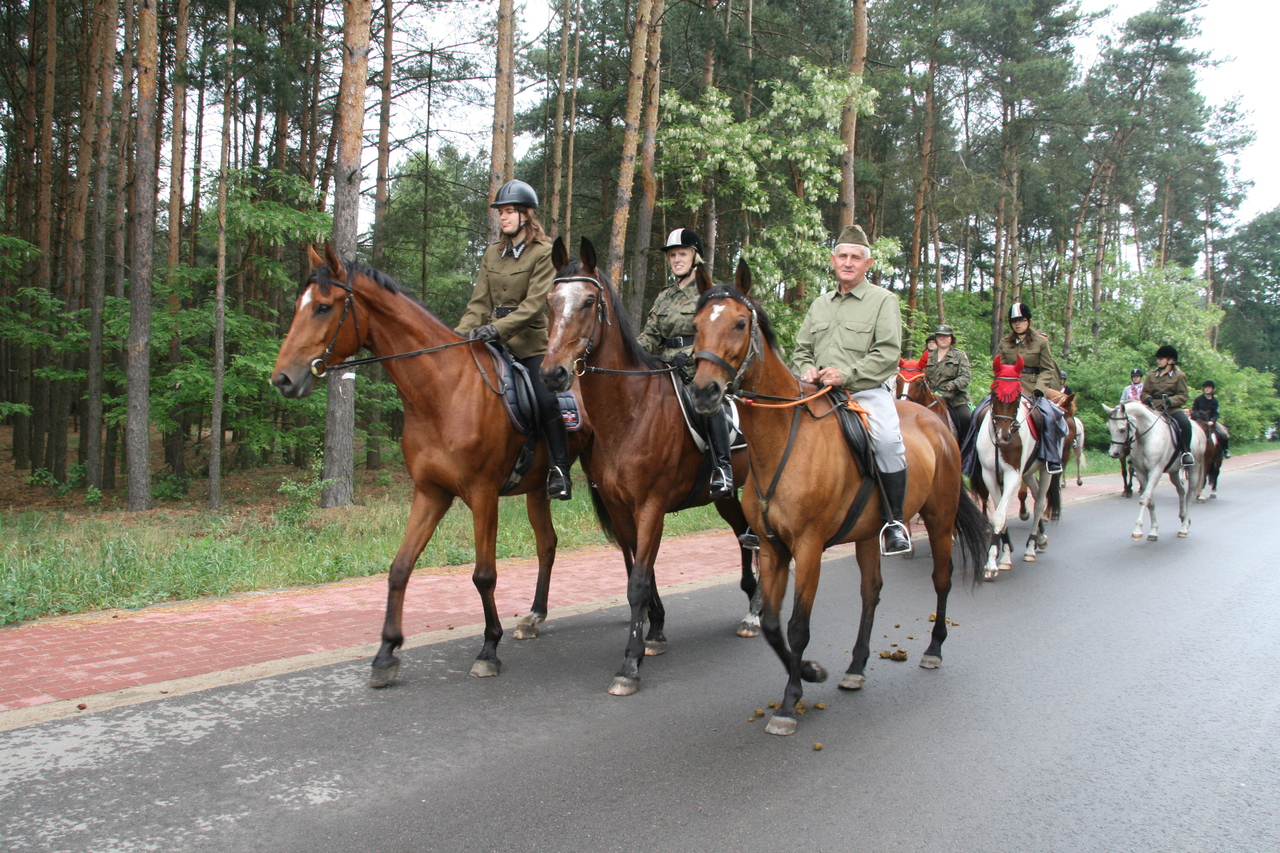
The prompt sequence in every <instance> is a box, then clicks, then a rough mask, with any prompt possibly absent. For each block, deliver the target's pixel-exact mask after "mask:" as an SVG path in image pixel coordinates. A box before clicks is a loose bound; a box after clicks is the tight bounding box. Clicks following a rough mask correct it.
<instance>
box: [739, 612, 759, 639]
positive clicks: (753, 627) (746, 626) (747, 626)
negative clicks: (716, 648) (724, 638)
mask: <svg viewBox="0 0 1280 853" xmlns="http://www.w3.org/2000/svg"><path fill="white" fill-rule="evenodd" d="M738 636H739V637H759V636H760V617H759V616H748V617H747V618H746V619H743V620H742V622H741V623H739V625H738Z"/></svg>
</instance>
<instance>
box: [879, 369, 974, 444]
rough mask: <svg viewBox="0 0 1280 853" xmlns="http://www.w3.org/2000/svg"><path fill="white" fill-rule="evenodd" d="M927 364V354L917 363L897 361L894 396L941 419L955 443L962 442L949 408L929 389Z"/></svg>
mask: <svg viewBox="0 0 1280 853" xmlns="http://www.w3.org/2000/svg"><path fill="white" fill-rule="evenodd" d="M928 362H929V353H927V352H926V353H925V354H924V355H922V356H920V360H919V361H907V360H906V359H905V358H900V359H898V376H897V379H896V380H895V386H894V394H895V396H897V398H898V399H899V400H910V401H911V402H913V403H917V404H919V405H921V406H924V407H925V408H926V409H928V410H929V411H931V412H933V413H934V414H935V415H937V416H938V417H940V418H942V422H943V423H944V424H946V425H947V429H948V430H950V431H951V434H952V435H953V436H954V437H955V439H956V441H957V442H960V441H964V436H963V435H960V433H959V430H957V429H956V422H955V419H954V418H953V417H951V407H950V406H948V405H947V401H946V400H944V399H942V398H941V397H939V396H938V395H937V394H935V393H933V389H932V388H931V387H929V378H928V377H927V376H925V372H924V368H925V365H926V364H928Z"/></svg>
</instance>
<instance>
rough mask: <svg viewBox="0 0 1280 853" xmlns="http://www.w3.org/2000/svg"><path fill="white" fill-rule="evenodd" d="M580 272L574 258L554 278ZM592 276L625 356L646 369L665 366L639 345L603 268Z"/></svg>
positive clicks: (658, 368)
mask: <svg viewBox="0 0 1280 853" xmlns="http://www.w3.org/2000/svg"><path fill="white" fill-rule="evenodd" d="M581 274H582V261H581V260H579V259H578V258H574V259H573V260H571V261H569V263H567V264H565V266H564V269H562V270H560V271H559V272H558V273H556V278H570V277H572V276H575V275H581ZM594 278H595V279H596V281H599V282H600V286H601V287H602V288H604V292H605V296H606V298H608V300H609V307H610V308H612V309H613V317H614V322H615V323H617V325H618V336H619V337H621V338H622V350H623V352H624V353H625V354H626V356H627V358H628V359H629V360H631V361H634V362H635V363H636V364H639V365H640V366H641V367H643V368H644V369H646V370H661V369H662V368H664V367H666V366H667V363H666V362H665V361H663V360H662V359H660V358H658V357H657V356H656V355H654V354H653V353H651V352H649V351H648V350H647V349H645V348H644V347H643V346H641V344H640V338H639V337H638V336H637V335H636V329H635V325H634V324H633V323H632V320H631V315H630V314H628V313H627V309H626V307H625V306H623V304H622V300H621V299H620V298H619V297H618V292H617V291H616V290H614V289H613V283H612V282H610V281H609V277H608V276H606V275H605V274H604V270H600V269H597V270H596V271H595V276H594Z"/></svg>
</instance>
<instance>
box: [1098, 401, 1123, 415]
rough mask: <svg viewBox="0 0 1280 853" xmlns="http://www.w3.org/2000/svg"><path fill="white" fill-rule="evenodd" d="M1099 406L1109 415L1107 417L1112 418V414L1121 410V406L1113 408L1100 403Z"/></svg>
mask: <svg viewBox="0 0 1280 853" xmlns="http://www.w3.org/2000/svg"><path fill="white" fill-rule="evenodd" d="M1098 405H1100V406H1102V411H1104V412H1106V413H1107V417H1111V413H1112V412H1114V411H1115V410H1116V409H1118V408H1120V407H1119V406H1116V407H1115V408H1112V407H1111V406H1108V405H1107V404H1106V403H1099V404H1098Z"/></svg>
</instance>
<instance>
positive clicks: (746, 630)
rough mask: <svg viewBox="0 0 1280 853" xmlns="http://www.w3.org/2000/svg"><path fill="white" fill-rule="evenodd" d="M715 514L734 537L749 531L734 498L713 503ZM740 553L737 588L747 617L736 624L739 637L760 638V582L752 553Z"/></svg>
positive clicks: (747, 551)
mask: <svg viewBox="0 0 1280 853" xmlns="http://www.w3.org/2000/svg"><path fill="white" fill-rule="evenodd" d="M715 507H716V512H718V513H720V517H721V518H723V519H724V520H725V521H727V522H728V523H729V526H730V527H731V528H733V532H734V535H736V536H741V535H742V534H744V533H746V532H747V531H748V530H750V527H749V526H748V525H747V519H746V516H745V515H743V513H742V504H740V503H739V502H738V499H737V498H736V497H728V498H724V499H722V500H718V501H716V502H715ZM738 550H739V551H741V552H742V580H741V581H740V583H739V588H740V589H741V590H742V591H743V592H745V593H746V594H747V615H746V616H744V617H742V621H741V622H740V623H738V636H739V637H758V636H760V582H759V580H758V579H757V578H756V571H755V566H754V562H755V561H754V560H753V558H752V555H753V551H752V550H750V549H748V548H742V547H739V549H738Z"/></svg>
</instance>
